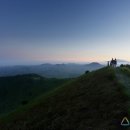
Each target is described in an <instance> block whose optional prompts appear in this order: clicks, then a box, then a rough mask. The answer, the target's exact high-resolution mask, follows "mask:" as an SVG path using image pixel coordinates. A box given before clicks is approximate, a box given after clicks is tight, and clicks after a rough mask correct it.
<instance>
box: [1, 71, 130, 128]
mask: <svg viewBox="0 0 130 130" xmlns="http://www.w3.org/2000/svg"><path fill="white" fill-rule="evenodd" d="M127 100H128V97H127V96H126V95H124V92H123V86H122V85H121V84H120V83H119V82H118V80H117V78H116V75H115V70H114V69H112V68H103V69H100V70H98V71H94V72H91V73H88V74H85V75H83V76H81V77H79V78H77V79H75V80H73V81H70V82H69V83H67V84H65V85H62V86H61V87H58V88H57V89H55V90H54V91H51V92H50V93H48V94H46V95H44V96H41V97H40V98H39V99H36V100H35V103H32V105H27V106H26V107H24V108H23V109H22V108H21V109H20V110H17V111H16V112H13V113H11V114H10V115H8V116H6V117H4V118H1V119H0V129H1V130H7V129H9V128H11V129H12V130H18V129H21V130H34V129H40V130H41V129H42V130H87V129H92V130H96V129H100V130H101V129H109V130H121V129H122V128H121V127H120V122H121V120H122V118H123V116H124V113H125V114H127V106H126V105H127Z"/></svg>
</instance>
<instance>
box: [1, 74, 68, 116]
mask: <svg viewBox="0 0 130 130" xmlns="http://www.w3.org/2000/svg"><path fill="white" fill-rule="evenodd" d="M68 80H69V79H53V78H51V79H48V78H44V77H41V76H39V75H36V74H28V75H17V76H12V77H11V76H10V77H0V115H3V114H6V113H8V112H10V111H12V110H14V109H15V108H17V107H18V106H23V105H26V104H28V103H30V102H31V101H32V100H33V99H35V98H36V97H37V96H39V95H41V94H43V93H46V92H48V91H50V90H52V89H54V88H56V87H57V86H59V85H62V84H64V83H65V82H67V81H68Z"/></svg>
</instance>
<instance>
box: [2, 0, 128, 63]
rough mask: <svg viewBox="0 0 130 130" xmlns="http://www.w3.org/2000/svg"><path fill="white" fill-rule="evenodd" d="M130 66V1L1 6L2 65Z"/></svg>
mask: <svg viewBox="0 0 130 130" xmlns="http://www.w3.org/2000/svg"><path fill="white" fill-rule="evenodd" d="M111 57H116V58H119V59H125V60H130V0H0V65H15V64H35V63H44V62H51V63H56V62H87V61H107V60H110V59H111Z"/></svg>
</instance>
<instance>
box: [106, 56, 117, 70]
mask: <svg viewBox="0 0 130 130" xmlns="http://www.w3.org/2000/svg"><path fill="white" fill-rule="evenodd" d="M108 66H111V67H114V68H115V67H116V66H117V60H116V58H115V59H113V58H112V60H111V61H110V63H109V61H108Z"/></svg>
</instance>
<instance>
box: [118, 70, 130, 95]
mask: <svg viewBox="0 0 130 130" xmlns="http://www.w3.org/2000/svg"><path fill="white" fill-rule="evenodd" d="M116 77H117V79H118V81H119V82H120V83H121V84H123V85H124V87H125V88H126V90H127V94H128V95H129V96H130V77H129V76H127V75H126V74H124V73H123V72H121V70H119V69H116Z"/></svg>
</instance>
